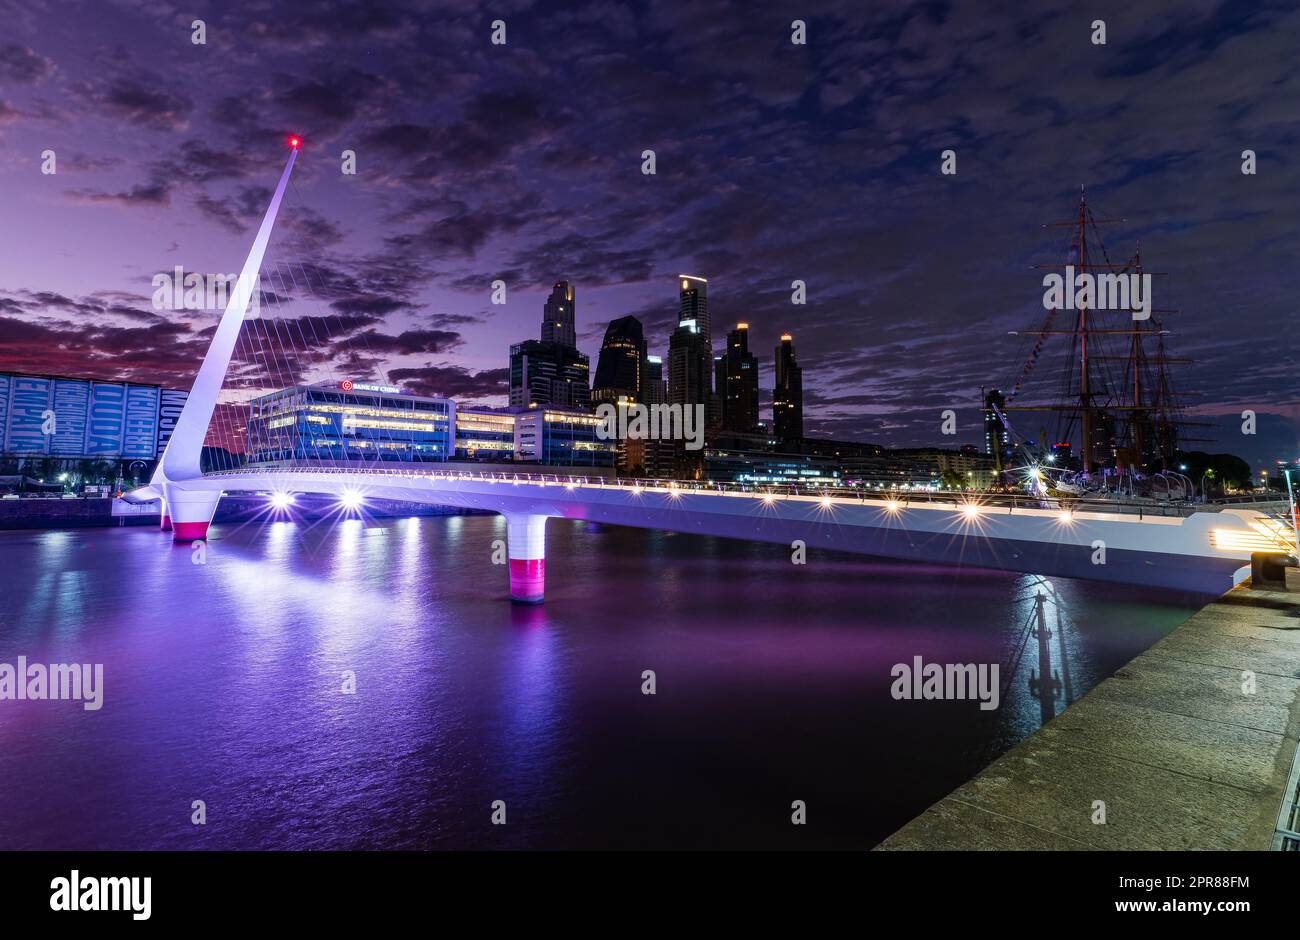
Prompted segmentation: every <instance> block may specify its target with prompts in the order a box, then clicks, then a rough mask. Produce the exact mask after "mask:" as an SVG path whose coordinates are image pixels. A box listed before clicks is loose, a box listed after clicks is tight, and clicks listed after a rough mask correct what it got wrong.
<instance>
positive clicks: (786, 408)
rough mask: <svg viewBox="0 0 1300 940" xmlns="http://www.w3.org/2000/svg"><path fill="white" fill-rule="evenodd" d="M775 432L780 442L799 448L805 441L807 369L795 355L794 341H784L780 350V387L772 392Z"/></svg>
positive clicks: (782, 338)
mask: <svg viewBox="0 0 1300 940" xmlns="http://www.w3.org/2000/svg"><path fill="white" fill-rule="evenodd" d="M772 432H773V436H775V437H776V438H777V439H778V440H780V441H782V442H784V443H785V444H787V445H795V446H797V445H798V444H799V443H800V442H801V441H802V440H803V369H802V368H800V367H799V364H798V362H797V361H796V360H795V354H794V337H793V336H791V335H790V334H789V333H786V334H784V335H783V336H782V337H781V345H779V346H777V347H776V385H775V387H774V388H773V390H772Z"/></svg>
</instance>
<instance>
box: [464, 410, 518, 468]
mask: <svg viewBox="0 0 1300 940" xmlns="http://www.w3.org/2000/svg"><path fill="white" fill-rule="evenodd" d="M455 413H456V459H457V460H480V461H489V462H493V463H504V462H506V461H510V460H514V459H515V419H516V416H515V415H514V414H512V413H510V412H505V411H491V410H488V409H472V410H470V409H465V408H457V409H456V412H455Z"/></svg>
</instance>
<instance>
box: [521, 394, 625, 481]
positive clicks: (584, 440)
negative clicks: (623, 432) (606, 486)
mask: <svg viewBox="0 0 1300 940" xmlns="http://www.w3.org/2000/svg"><path fill="white" fill-rule="evenodd" d="M600 427H601V421H600V419H599V418H597V417H596V416H595V415H593V414H590V413H588V412H583V411H576V410H572V409H563V408H534V409H531V410H529V411H523V412H520V413H518V414H516V415H515V460H516V461H523V462H525V463H538V464H546V465H560V466H568V467H612V466H614V453H615V449H616V448H615V445H616V443H617V442H616V441H613V440H601V439H600V437H599V436H598V434H597V431H598V430H599V429H600Z"/></svg>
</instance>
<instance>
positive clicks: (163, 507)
mask: <svg viewBox="0 0 1300 940" xmlns="http://www.w3.org/2000/svg"><path fill="white" fill-rule="evenodd" d="M158 511H159V512H161V513H162V518H161V520H160V521H159V523H158V528H159V529H161V530H162V531H164V532H170V531H171V530H172V517H171V513H170V512H169V511H168V510H167V500H165V499H160V500H158Z"/></svg>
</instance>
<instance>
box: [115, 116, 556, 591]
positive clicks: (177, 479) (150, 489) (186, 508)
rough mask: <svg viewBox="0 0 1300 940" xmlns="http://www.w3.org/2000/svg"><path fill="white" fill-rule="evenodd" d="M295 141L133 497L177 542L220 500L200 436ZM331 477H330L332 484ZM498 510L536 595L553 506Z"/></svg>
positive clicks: (201, 535) (516, 572) (513, 586)
mask: <svg viewBox="0 0 1300 940" xmlns="http://www.w3.org/2000/svg"><path fill="white" fill-rule="evenodd" d="M300 145H301V140H300V139H299V138H298V137H292V138H290V151H289V159H288V161H287V162H286V163H285V165H284V172H283V173H281V174H280V182H279V184H278V185H277V186H276V187H275V195H273V196H272V197H271V204H270V205H269V206H267V208H266V215H264V216H263V217H262V225H261V227H260V228H259V229H258V230H257V237H256V238H254V239H253V247H252V248H251V249H250V250H249V252H248V257H247V258H246V259H245V261H244V267H243V270H241V271H240V274H239V282H238V284H237V285H236V287H235V290H234V292H233V293H232V295H231V297H230V302H229V303H227V304H226V309H225V310H224V311H223V312H222V314H221V322H220V323H218V325H217V330H216V333H214V334H213V337H212V343H211V345H209V346H208V351H207V353H206V354H205V355H204V357H203V362H202V363H201V364H200V365H199V371H198V374H197V375H195V377H194V384H193V386H192V387H191V388H190V395H189V398H188V399H187V400H186V402H185V405H184V407H183V408H182V409H181V414H180V417H179V418H178V419H177V421H176V428H175V430H174V431H173V432H172V436H171V438H170V440H168V442H167V447H166V448H165V449H164V451H163V455H162V458H161V459H160V460H159V461H158V467H157V469H156V470H155V471H154V474H153V478H152V479H151V480H150V483H149V485H148V486H147V487H142V488H141V489H139V490H136V491H135V492H134V493H133V494H132V497H133V498H136V499H159V500H161V501H162V528H163V529H164V530H167V529H170V530H171V531H172V538H173V540H174V541H176V542H191V541H194V540H197V539H205V538H207V535H208V527H209V526H210V525H211V524H212V518H213V516H214V515H215V514H216V511H217V505H218V503H220V501H221V495H222V490H221V488H219V487H217V488H214V487H212V486H210V485H208V483H206V482H204V477H203V468H202V460H201V458H202V454H203V440H204V438H205V437H206V436H207V432H208V425H209V424H210V423H211V421H212V415H213V412H214V411H215V409H216V406H217V398H218V397H219V396H220V394H221V388H222V385H223V384H224V382H225V379H226V372H227V370H228V369H229V368H230V358H231V356H232V355H234V351H235V344H236V343H237V342H238V340H239V331H240V329H241V328H242V327H243V324H244V316H245V314H246V313H247V311H248V305H249V302H250V300H251V299H252V297H253V291H255V290H257V289H258V275H259V273H260V272H261V269H262V259H263V257H264V256H265V255H266V246H267V243H268V242H269V241H270V239H271V231H272V229H273V228H274V227H275V220H276V217H277V216H278V215H279V212H280V203H281V202H282V201H283V200H284V192H285V189H286V188H287V187H288V185H289V177H290V176H291V175H292V173H293V167H294V163H295V162H296V161H297V159H298V149H299V146H300ZM209 482H210V481H209ZM333 482H334V481H330V483H331V484H332V483H333ZM327 488H329V487H327ZM484 508H489V507H484ZM548 509H549V507H548ZM503 514H504V515H505V516H506V540H507V554H508V556H509V559H508V560H509V565H508V568H509V572H510V597H511V600H514V601H517V602H519V603H525V604H538V603H541V601H542V597H543V593H544V586H545V569H546V560H545V555H546V519H547V516H548V515H552V514H558V513H556V511H555V510H553V509H549V511H547V512H544V513H529V512H524V513H520V512H503Z"/></svg>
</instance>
